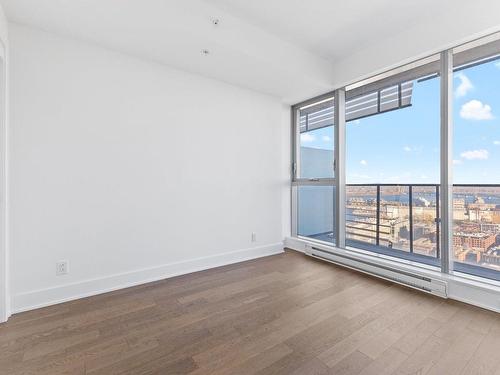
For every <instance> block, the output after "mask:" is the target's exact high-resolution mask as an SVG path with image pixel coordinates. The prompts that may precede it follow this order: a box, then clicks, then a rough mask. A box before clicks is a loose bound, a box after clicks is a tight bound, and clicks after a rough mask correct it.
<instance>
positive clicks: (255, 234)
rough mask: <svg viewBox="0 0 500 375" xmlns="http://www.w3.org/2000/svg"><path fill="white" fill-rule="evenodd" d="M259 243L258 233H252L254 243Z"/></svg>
mask: <svg viewBox="0 0 500 375" xmlns="http://www.w3.org/2000/svg"><path fill="white" fill-rule="evenodd" d="M255 241H257V233H255V232H252V242H255Z"/></svg>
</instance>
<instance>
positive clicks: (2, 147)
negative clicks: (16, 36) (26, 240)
mask: <svg viewBox="0 0 500 375" xmlns="http://www.w3.org/2000/svg"><path fill="white" fill-rule="evenodd" d="M7 79H8V78H7V48H6V46H5V44H4V43H3V41H1V40H0V323H1V322H5V321H7V319H8V318H9V316H10V294H9V276H8V273H9V267H8V265H9V257H8V252H7V249H8V246H7V241H8V239H7V234H8V231H7V229H6V228H7V210H8V207H7V194H8V191H7V189H8V187H7V137H8V132H7V119H8V115H7V110H8V109H7V108H8V104H7V86H8V85H7Z"/></svg>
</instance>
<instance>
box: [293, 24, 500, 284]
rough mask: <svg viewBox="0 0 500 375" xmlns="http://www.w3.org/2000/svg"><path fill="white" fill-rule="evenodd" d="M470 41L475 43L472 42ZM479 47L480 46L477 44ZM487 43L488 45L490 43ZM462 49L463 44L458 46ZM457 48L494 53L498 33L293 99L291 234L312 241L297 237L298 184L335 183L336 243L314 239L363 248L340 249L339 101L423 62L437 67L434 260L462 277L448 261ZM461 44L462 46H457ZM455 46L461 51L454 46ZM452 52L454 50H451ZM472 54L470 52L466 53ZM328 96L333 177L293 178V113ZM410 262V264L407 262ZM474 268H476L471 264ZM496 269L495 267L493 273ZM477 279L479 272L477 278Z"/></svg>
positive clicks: (296, 146) (296, 152)
mask: <svg viewBox="0 0 500 375" xmlns="http://www.w3.org/2000/svg"><path fill="white" fill-rule="evenodd" d="M474 43H475V45H474ZM468 44H473V46H472V47H467V45H468ZM483 46H484V47H483ZM491 46H493V47H491ZM462 47H463V48H462ZM457 48H458V49H459V52H458V53H461V55H462V56H467V54H468V52H469V50H473V49H478V48H479V50H481V48H482V49H484V50H489V51H491V49H492V48H493V49H494V50H495V51H496V52H497V53H498V54H499V55H500V33H494V34H491V35H487V36H484V37H482V38H479V39H475V40H473V41H469V42H467V43H461V44H460V45H457V46H454V47H452V48H449V49H446V50H443V51H436V53H433V54H431V55H429V56H428V57H424V58H422V59H418V60H415V61H414V62H411V63H409V64H405V65H403V66H401V67H398V68H394V69H390V70H388V71H385V72H383V73H381V74H378V75H376V76H374V77H370V78H367V79H364V80H361V81H355V82H353V83H351V84H349V85H347V84H346V85H344V86H342V87H339V88H337V89H335V90H334V91H330V92H328V93H326V94H323V95H319V96H317V97H314V98H311V99H308V100H306V101H303V102H300V103H297V104H295V105H292V106H291V126H292V128H291V129H292V131H291V134H292V137H291V138H292V139H291V146H292V147H291V149H292V150H291V151H292V155H291V161H292V164H291V176H292V178H291V228H292V230H291V235H292V237H295V238H301V239H306V240H308V241H312V242H316V241H315V240H314V239H311V238H309V237H303V236H298V234H297V229H298V228H297V222H298V218H297V214H298V211H297V198H298V187H299V186H304V185H312V186H334V187H335V200H336V204H334V213H333V214H334V219H335V220H334V223H335V227H334V231H335V233H334V236H335V239H336V242H335V243H334V244H333V245H332V244H331V243H325V242H323V241H320V242H321V243H322V244H323V245H327V246H331V247H333V248H335V249H338V250H340V251H342V250H348V251H351V252H352V251H359V253H360V254H365V255H366V251H365V250H363V249H357V248H352V247H350V246H349V247H346V243H345V237H346V232H345V213H346V211H345V206H346V201H345V199H346V195H345V192H346V176H345V168H346V160H345V158H346V142H345V141H346V139H345V125H346V121H345V101H346V90H347V88H348V87H350V90H357V92H362V90H363V86H366V87H376V85H377V83H378V82H379V81H381V80H387V82H391V80H392V81H396V80H397V79H399V78H400V77H401V76H402V75H404V71H398V69H404V67H408V66H410V65H411V64H418V63H419V62H423V61H426V59H427V63H426V64H421V65H422V66H424V70H425V69H428V68H429V66H435V65H436V64H437V65H438V66H439V68H438V72H439V73H438V74H439V76H440V160H439V163H440V183H439V191H440V193H439V198H440V202H439V211H440V216H439V218H438V219H437V220H438V223H439V225H440V228H439V234H440V236H439V239H438V243H439V254H438V256H439V258H438V260H439V263H438V268H439V270H440V271H441V273H443V274H451V275H456V276H463V273H462V272H463V270H461V269H457V267H456V266H455V265H454V263H455V262H454V253H453V117H452V114H453V78H454V73H455V71H458V70H460V69H463V65H460V66H457V67H456V68H455V67H454V61H453V60H454V53H455V56H458V55H457V52H456V49H457ZM461 48H462V49H461ZM460 49H461V50H460ZM454 51H455V52H454ZM472 54H473V52H472ZM436 55H439V59H438V60H437V61H436V60H435V56H436ZM332 97H333V98H334V105H335V107H334V116H335V120H334V125H333V126H334V133H335V139H334V155H335V156H334V165H335V167H334V170H335V173H334V178H313V179H307V178H298V176H297V171H298V164H297V163H298V162H300V161H299V160H298V159H299V156H300V141H299V139H300V138H299V137H300V128H299V117H300V116H299V111H300V108H303V107H304V106H307V105H310V104H313V103H315V102H319V101H321V100H324V99H327V98H332ZM391 259H392V260H395V261H402V262H405V259H399V258H397V257H391ZM412 263H413V262H412ZM422 267H424V268H427V267H428V265H427V264H425V263H424V264H422ZM474 267H478V266H474ZM498 272H500V271H498ZM471 276H472V277H478V275H477V274H474V275H471ZM479 277H480V276H479ZM485 280H487V281H488V282H491V281H494V279H493V280H492V279H491V278H487V279H485Z"/></svg>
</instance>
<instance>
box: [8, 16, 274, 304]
mask: <svg viewBox="0 0 500 375" xmlns="http://www.w3.org/2000/svg"><path fill="white" fill-rule="evenodd" d="M10 43H11V62H12V63H11V71H10V73H11V102H12V105H11V127H12V132H11V137H10V143H11V156H10V169H11V171H12V172H11V178H10V189H11V248H12V256H11V264H10V267H11V270H12V275H11V279H12V290H11V292H12V295H13V310H14V311H20V310H25V309H29V308H32V307H34V306H38V305H44V304H48V303H52V302H56V301H61V300H65V299H69V298H74V297H78V296H83V295H88V294H92V293H94V292H96V291H102V290H111V289H114V288H117V287H120V286H124V285H129V284H132V283H139V282H143V281H145V280H152V279H158V278H162V277H165V276H168V275H172V274H178V273H183V272H187V271H191V270H195V269H201V268H205V267H210V266H215V265H219V264H223V263H228V262H234V261H238V260H242V259H246V258H251V257H256V256H261V255H266V254H270V253H272V252H277V251H281V249H282V243H281V241H282V230H283V228H282V219H281V218H282V211H281V210H282V189H283V187H282V186H283V168H282V162H281V161H282V140H281V135H282V121H283V119H282V110H283V109H282V106H281V104H280V101H279V100H278V99H276V98H273V97H270V96H265V95H261V94H258V93H255V92H252V91H248V90H244V89H240V88H236V87H233V86H230V85H227V84H224V83H220V82H217V81H214V80H210V79H205V78H202V77H199V76H195V75H190V74H187V73H183V72H180V71H176V70H173V69H169V68H166V67H164V66H161V65H155V64H153V63H147V62H143V61H141V60H138V59H135V58H132V57H128V56H125V55H122V54H119V53H115V52H111V51H108V50H105V49H101V48H98V47H95V46H92V45H88V44H84V43H82V42H76V41H73V40H70V39H65V38H62V37H58V36H55V35H52V34H48V33H45V32H41V31H37V30H35V29H30V28H26V27H23V26H19V25H16V24H11V25H10ZM252 232H256V233H257V242H255V243H252V242H251V233H252ZM248 249H250V250H248ZM228 252H235V253H231V254H227V253H228ZM221 254H222V255H221ZM200 258H202V259H200ZM59 260H68V261H69V270H70V273H69V274H68V275H66V276H59V277H56V275H55V264H56V262H57V261H59Z"/></svg>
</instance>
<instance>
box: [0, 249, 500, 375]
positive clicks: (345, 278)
mask: <svg viewBox="0 0 500 375" xmlns="http://www.w3.org/2000/svg"><path fill="white" fill-rule="evenodd" d="M499 347H500V316H499V314H495V313H492V312H488V311H484V310H481V309H479V308H475V307H472V306H469V305H464V304H461V303H458V302H454V301H448V300H443V299H439V298H437V297H433V296H429V295H426V294H422V293H419V292H416V291H414V290H410V289H407V288H404V287H401V286H398V285H395V284H392V283H389V282H387V281H381V280H378V279H375V278H373V277H370V276H366V275H363V274H360V273H356V272H353V271H351V270H348V269H345V268H341V267H338V266H335V265H331V264H328V263H325V262H321V261H319V260H315V259H312V258H310V257H307V256H304V255H303V254H299V253H296V252H293V251H287V252H285V253H284V254H281V255H276V256H271V257H266V258H261V259H256V260H252V261H248V262H243V263H239V264H233V265H229V266H224V267H219V268H216V269H211V270H207V271H203V272H197V273H194V274H190V275H183V276H179V277H175V278H172V279H167V280H161V281H158V282H154V283H150V284H146V285H140V286H137V287H133V288H127V289H123V290H118V291H115V292H112V293H107V294H102V295H98V296H94V297H89V298H84V299H81V300H76V301H71V302H68V303H64V304H60V305H56V306H50V307H47V308H43V309H39V310H34V311H30V312H26V313H21V314H17V315H15V316H13V317H12V318H11V320H9V322H7V323H5V324H1V325H0V374H1V375H20V374H23V375H26V374H36V375H59V374H71V375H75V374H76V375H79V374H82V375H86V374H92V375H119V374H122V375H124V374H128V375H132V374H133V375H136V374H162V375H163V374H169V375H170V374H190V375H197V374H198V375H199V374H203V375H205V374H220V375H228V374H231V375H232V374H238V375H250V374H257V375H270V374H272V375H332V374H335V375H338V374H358V373H359V374H363V375H368V374H377V375H383V374H426V373H432V374H444V375H447V374H448V373H450V371H453V375H455V374H497V375H500V356H499V355H498V348H499Z"/></svg>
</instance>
